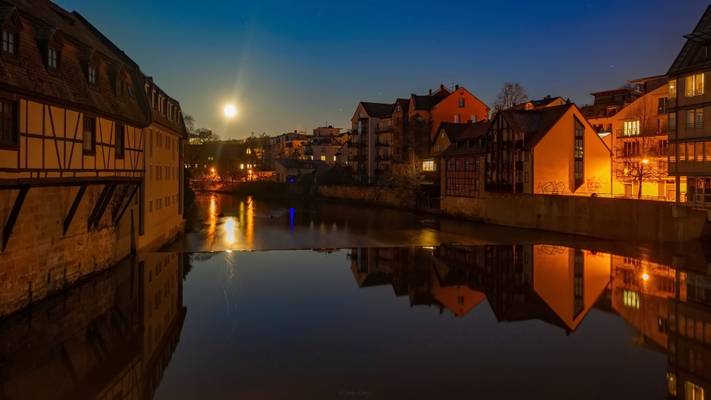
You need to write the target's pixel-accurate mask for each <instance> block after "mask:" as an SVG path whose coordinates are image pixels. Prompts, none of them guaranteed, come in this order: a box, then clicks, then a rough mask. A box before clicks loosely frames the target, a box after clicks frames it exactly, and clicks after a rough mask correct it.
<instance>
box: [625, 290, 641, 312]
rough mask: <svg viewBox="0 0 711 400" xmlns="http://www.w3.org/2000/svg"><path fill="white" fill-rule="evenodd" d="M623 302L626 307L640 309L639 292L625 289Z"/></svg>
mask: <svg viewBox="0 0 711 400" xmlns="http://www.w3.org/2000/svg"><path fill="white" fill-rule="evenodd" d="M622 304H624V305H625V307H629V308H634V309H639V293H637V292H634V291H631V290H625V291H623V292H622Z"/></svg>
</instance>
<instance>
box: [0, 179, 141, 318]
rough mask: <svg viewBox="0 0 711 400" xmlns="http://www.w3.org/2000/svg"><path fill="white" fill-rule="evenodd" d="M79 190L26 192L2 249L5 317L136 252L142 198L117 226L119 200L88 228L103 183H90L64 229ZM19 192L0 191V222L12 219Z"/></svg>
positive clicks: (0, 308) (0, 307)
mask: <svg viewBox="0 0 711 400" xmlns="http://www.w3.org/2000/svg"><path fill="white" fill-rule="evenodd" d="M79 190H80V188H79V187H33V188H31V189H29V190H28V191H27V193H26V196H25V199H24V202H23V204H22V206H21V210H20V211H19V213H18V214H17V220H16V222H15V224H14V226H13V227H12V231H11V235H9V237H8V240H7V243H4V250H3V251H2V252H1V253H0V285H1V288H2V290H0V317H3V316H6V315H9V314H11V313H14V312H15V311H18V310H20V309H22V308H24V307H26V306H28V305H31V304H34V303H36V302H39V301H40V300H42V299H44V298H46V297H47V296H49V295H52V294H54V293H58V292H61V291H63V290H64V289H66V288H68V287H70V286H72V285H73V284H75V283H77V282H78V281H80V280H81V279H83V278H85V277H88V276H90V275H93V274H95V273H97V272H100V271H103V270H106V269H108V268H110V267H111V266H113V265H115V264H116V263H118V262H119V261H121V260H122V259H124V258H126V257H127V256H129V255H130V254H131V251H132V246H135V243H133V244H132V241H135V232H136V230H137V229H138V223H137V218H138V212H139V207H138V197H137V196H135V197H134V199H133V200H132V201H131V202H130V203H129V204H128V206H127V208H126V209H125V211H124V213H123V215H122V216H121V218H120V220H119V221H117V223H116V224H114V220H113V219H114V218H115V217H116V216H117V215H116V212H118V208H119V207H118V204H117V203H118V202H117V201H114V202H111V201H109V205H107V210H106V212H105V213H104V214H103V216H102V217H101V218H100V219H99V220H98V221H97V224H96V225H95V226H93V227H89V226H88V225H89V224H88V222H87V221H89V220H90V219H91V218H90V216H91V214H92V212H93V210H94V205H95V204H97V202H98V201H99V200H100V197H101V193H102V186H101V185H88V186H87V187H86V189H85V192H84V194H83V197H82V199H81V201H80V202H79V203H78V206H77V207H76V211H75V213H74V215H73V218H71V223H70V224H69V225H68V227H67V229H66V232H65V231H64V223H65V221H66V220H67V214H68V211H67V210H70V209H71V208H72V203H73V202H74V200H75V198H76V197H77V192H78V191H79ZM117 191H118V190H117ZM18 194H19V190H3V191H0V221H7V220H8V218H9V215H10V214H11V213H12V209H13V207H15V204H16V198H17V196H18ZM112 203H113V204H112ZM132 219H133V221H132ZM132 231H133V232H134V238H133V239H132V233H131V232H132Z"/></svg>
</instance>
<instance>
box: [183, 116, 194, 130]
mask: <svg viewBox="0 0 711 400" xmlns="http://www.w3.org/2000/svg"><path fill="white" fill-rule="evenodd" d="M183 122H184V123H185V129H186V130H187V131H188V133H193V131H194V130H195V118H193V116H192V115H190V114H185V115H183Z"/></svg>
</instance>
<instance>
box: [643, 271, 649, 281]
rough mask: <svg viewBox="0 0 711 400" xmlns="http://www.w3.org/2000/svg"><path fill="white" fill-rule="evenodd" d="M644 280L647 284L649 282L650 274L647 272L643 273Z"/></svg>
mask: <svg viewBox="0 0 711 400" xmlns="http://www.w3.org/2000/svg"><path fill="white" fill-rule="evenodd" d="M642 280H643V281H645V282H647V281H648V280H649V274H648V273H646V272H645V273H643V274H642Z"/></svg>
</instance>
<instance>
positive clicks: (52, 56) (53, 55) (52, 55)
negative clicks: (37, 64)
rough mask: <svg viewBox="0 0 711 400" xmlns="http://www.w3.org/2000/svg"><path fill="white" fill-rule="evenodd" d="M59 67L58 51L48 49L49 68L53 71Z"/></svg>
mask: <svg viewBox="0 0 711 400" xmlns="http://www.w3.org/2000/svg"><path fill="white" fill-rule="evenodd" d="M58 65H59V53H58V52H57V49H55V48H52V47H50V48H48V49H47V67H49V68H51V69H57V67H58Z"/></svg>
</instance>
